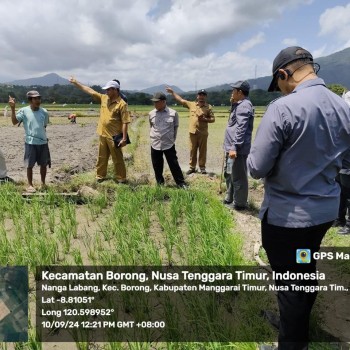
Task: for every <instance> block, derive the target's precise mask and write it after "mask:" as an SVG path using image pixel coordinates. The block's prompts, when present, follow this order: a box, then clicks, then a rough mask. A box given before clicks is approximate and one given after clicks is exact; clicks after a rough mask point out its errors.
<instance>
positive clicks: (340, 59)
mask: <svg viewBox="0 0 350 350" xmlns="http://www.w3.org/2000/svg"><path fill="white" fill-rule="evenodd" d="M314 61H315V62H317V63H318V64H319V65H320V67H321V69H320V71H319V73H318V74H317V75H318V76H319V77H320V78H322V79H323V80H324V81H325V83H326V84H327V85H330V84H341V85H344V86H346V87H347V88H348V89H350V48H347V49H345V50H342V51H339V52H336V53H333V54H331V55H329V56H325V57H319V58H314ZM271 78H272V75H270V76H267V77H261V78H257V79H249V83H250V85H251V86H252V87H253V88H254V89H263V90H267V89H268V87H269V85H270V82H271Z"/></svg>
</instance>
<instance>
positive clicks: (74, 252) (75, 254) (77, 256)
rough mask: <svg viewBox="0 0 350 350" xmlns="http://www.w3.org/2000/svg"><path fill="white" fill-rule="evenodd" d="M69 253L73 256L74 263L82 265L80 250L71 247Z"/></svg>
mask: <svg viewBox="0 0 350 350" xmlns="http://www.w3.org/2000/svg"><path fill="white" fill-rule="evenodd" d="M71 254H72V256H73V259H74V263H75V265H77V266H81V265H83V258H82V256H81V252H80V250H79V249H78V248H73V249H72V252H71Z"/></svg>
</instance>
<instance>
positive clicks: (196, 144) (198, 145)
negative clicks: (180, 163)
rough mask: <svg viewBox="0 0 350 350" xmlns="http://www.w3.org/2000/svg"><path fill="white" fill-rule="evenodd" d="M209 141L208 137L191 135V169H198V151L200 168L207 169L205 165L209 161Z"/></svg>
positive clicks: (198, 134)
mask: <svg viewBox="0 0 350 350" xmlns="http://www.w3.org/2000/svg"><path fill="white" fill-rule="evenodd" d="M207 140H208V135H203V134H200V133H197V134H191V133H190V169H196V165H197V151H198V150H199V154H198V165H199V168H200V169H205V163H206V161H207Z"/></svg>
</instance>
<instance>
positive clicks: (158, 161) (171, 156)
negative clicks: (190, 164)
mask: <svg viewBox="0 0 350 350" xmlns="http://www.w3.org/2000/svg"><path fill="white" fill-rule="evenodd" d="M163 154H164V155H165V158H166V161H167V163H168V165H169V168H170V171H171V174H172V175H173V178H174V180H175V182H176V184H177V185H179V186H181V185H184V184H185V179H184V176H183V173H182V170H181V168H180V165H179V162H178V160H177V155H176V150H175V145H174V146H172V147H171V148H169V149H167V150H165V151H158V150H156V149H154V148H152V147H151V158H152V165H153V170H154V174H155V176H156V181H157V183H158V184H159V185H162V184H164V177H163V169H164V158H163Z"/></svg>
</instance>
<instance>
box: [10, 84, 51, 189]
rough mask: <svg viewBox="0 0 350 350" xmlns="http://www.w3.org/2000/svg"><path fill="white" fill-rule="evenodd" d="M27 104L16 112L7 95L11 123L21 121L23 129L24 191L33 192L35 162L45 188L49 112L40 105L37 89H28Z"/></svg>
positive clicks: (48, 156) (14, 123)
mask: <svg viewBox="0 0 350 350" xmlns="http://www.w3.org/2000/svg"><path fill="white" fill-rule="evenodd" d="M27 98H28V101H29V106H27V107H23V108H21V109H19V110H18V112H17V114H16V101H15V99H14V98H12V97H11V96H9V105H10V107H11V119H12V124H13V125H17V124H18V123H22V122H23V126H24V130H25V150H24V164H25V166H26V167H27V179H28V187H27V189H26V192H29V193H35V192H36V189H35V187H34V185H33V167H34V165H35V163H37V164H38V165H39V166H40V178H41V187H42V188H45V187H46V184H45V179H46V173H47V166H49V167H51V159H50V151H49V146H48V138H47V136H46V126H47V124H48V123H49V114H48V112H47V110H46V109H45V108H42V107H40V105H41V96H40V94H39V92H38V91H34V90H32V91H28V92H27Z"/></svg>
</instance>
